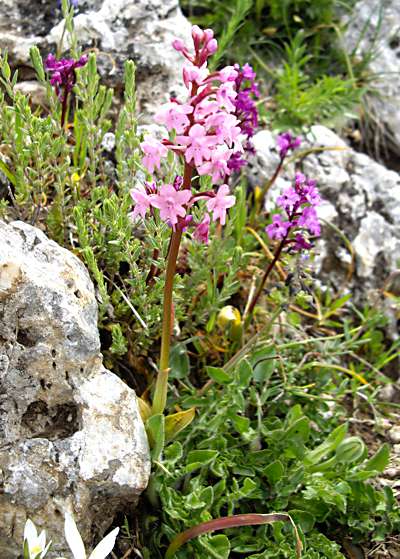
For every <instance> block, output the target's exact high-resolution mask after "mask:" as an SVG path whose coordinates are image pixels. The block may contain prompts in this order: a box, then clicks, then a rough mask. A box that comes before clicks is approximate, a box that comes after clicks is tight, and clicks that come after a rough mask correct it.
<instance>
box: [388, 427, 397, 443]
mask: <svg viewBox="0 0 400 559" xmlns="http://www.w3.org/2000/svg"><path fill="white" fill-rule="evenodd" d="M388 434H389V439H390V440H391V441H392V443H395V444H398V443H400V426H399V425H394V426H393V427H392V428H391V429H390V431H389V433H388Z"/></svg>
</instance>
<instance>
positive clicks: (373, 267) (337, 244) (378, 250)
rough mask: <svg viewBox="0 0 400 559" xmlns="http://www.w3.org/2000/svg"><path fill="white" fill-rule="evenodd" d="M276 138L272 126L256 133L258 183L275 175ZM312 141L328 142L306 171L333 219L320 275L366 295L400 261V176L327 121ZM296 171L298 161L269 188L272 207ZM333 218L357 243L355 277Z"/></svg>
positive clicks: (252, 172)
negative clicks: (354, 146)
mask: <svg viewBox="0 0 400 559" xmlns="http://www.w3.org/2000/svg"><path fill="white" fill-rule="evenodd" d="M275 143H276V142H275V139H274V137H273V135H272V134H271V133H270V132H269V131H266V130H263V131H261V132H259V133H258V134H256V136H255V138H254V144H255V147H256V156H255V158H254V161H253V164H252V167H250V169H249V177H250V179H251V181H252V182H253V184H256V183H258V184H262V183H263V182H264V181H265V180H268V178H270V177H271V176H272V174H273V172H274V169H275V168H276V165H277V163H278V161H279V157H278V154H277V151H276V147H275ZM307 147H325V148H326V150H323V151H318V152H315V153H311V154H310V155H307V157H305V158H304V160H303V171H304V173H305V174H306V175H307V176H309V177H312V178H314V179H316V180H317V183H318V186H319V188H320V191H321V194H322V196H323V198H324V203H323V205H322V206H321V207H320V208H318V211H319V215H320V217H322V218H323V219H325V220H326V221H327V222H328V224H327V225H325V226H324V230H323V234H322V239H321V241H319V242H318V243H317V249H316V251H315V252H316V253H317V258H316V267H317V271H318V275H319V277H320V278H322V279H323V281H324V283H326V284H328V285H332V286H333V287H334V288H336V289H338V290H339V289H343V287H345V288H348V289H350V288H352V289H353V290H354V292H355V295H356V296H358V295H359V296H360V297H361V298H362V299H363V300H364V301H365V300H366V299H367V298H368V294H369V292H370V290H378V289H382V288H383V287H384V285H385V282H386V280H387V279H388V277H389V276H390V274H391V273H393V272H394V271H395V270H396V268H397V267H398V262H399V261H400V176H399V174H398V173H396V172H394V171H390V170H388V169H386V168H385V167H383V166H382V165H380V164H378V163H376V162H375V161H373V160H372V159H371V158H370V157H368V156H367V155H364V154H362V153H357V152H356V151H354V150H353V149H351V148H350V147H349V146H348V145H347V144H346V143H345V142H344V141H343V140H342V139H341V138H339V136H337V135H336V134H335V133H334V132H332V131H331V130H329V129H328V128H325V127H323V126H313V127H312V128H311V131H310V133H309V135H308V137H307V140H306V142H305V143H304V144H303V146H302V148H307ZM294 173H295V169H294V165H293V164H291V165H288V166H287V167H285V170H284V172H283V173H282V174H281V176H280V177H279V178H278V180H277V181H276V183H275V185H274V187H273V189H272V190H271V192H270V193H269V196H268V199H267V201H266V205H267V208H268V209H272V208H273V207H274V200H275V199H276V196H277V193H278V192H280V191H281V189H282V188H283V187H285V186H287V185H288V184H289V182H290V180H291V179H292V178H293V177H294ZM329 223H332V224H333V226H335V227H336V228H338V229H339V230H340V231H341V232H342V233H343V234H344V235H345V236H346V237H347V239H348V240H349V241H350V243H351V245H352V247H353V250H354V253H355V262H354V268H355V269H354V273H353V274H352V277H351V280H350V281H349V275H351V274H350V271H351V270H350V268H351V265H352V256H351V253H350V251H349V250H348V247H346V243H345V242H344V241H343V238H341V237H340V235H338V234H337V232H335V229H334V228H332V227H330V226H329ZM369 302H370V303H371V300H370V301H369Z"/></svg>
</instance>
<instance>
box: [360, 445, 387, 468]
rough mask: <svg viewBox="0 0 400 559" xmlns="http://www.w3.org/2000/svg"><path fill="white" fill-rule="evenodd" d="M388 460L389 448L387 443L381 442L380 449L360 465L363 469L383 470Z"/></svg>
mask: <svg viewBox="0 0 400 559" xmlns="http://www.w3.org/2000/svg"><path fill="white" fill-rule="evenodd" d="M389 460H390V448H389V445H388V444H387V443H385V444H383V445H382V446H381V447H380V449H379V450H378V451H377V452H376V453H375V454H374V455H373V456H372V457H371V458H370V459H369V460H367V462H365V464H363V465H362V468H363V470H376V471H378V472H383V470H384V469H385V468H386V466H387V465H388V464H389Z"/></svg>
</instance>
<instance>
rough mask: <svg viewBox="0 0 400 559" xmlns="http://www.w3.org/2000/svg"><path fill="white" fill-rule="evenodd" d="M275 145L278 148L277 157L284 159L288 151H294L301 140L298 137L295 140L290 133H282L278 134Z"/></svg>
mask: <svg viewBox="0 0 400 559" xmlns="http://www.w3.org/2000/svg"><path fill="white" fill-rule="evenodd" d="M277 144H278V147H279V157H280V158H281V159H285V157H286V155H287V154H288V152H289V151H291V150H293V149H296V148H298V147H299V146H300V144H301V138H300V136H298V137H297V138H295V137H294V136H292V135H291V133H290V132H284V133H283V134H280V135H279V136H278V138H277Z"/></svg>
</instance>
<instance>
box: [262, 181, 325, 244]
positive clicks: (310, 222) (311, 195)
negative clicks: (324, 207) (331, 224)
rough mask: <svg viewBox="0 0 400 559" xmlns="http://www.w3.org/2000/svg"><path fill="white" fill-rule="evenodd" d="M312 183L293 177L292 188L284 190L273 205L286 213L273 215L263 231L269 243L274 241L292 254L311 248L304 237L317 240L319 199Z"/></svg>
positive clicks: (319, 230) (319, 229) (314, 183)
mask: <svg viewBox="0 0 400 559" xmlns="http://www.w3.org/2000/svg"><path fill="white" fill-rule="evenodd" d="M315 185H316V181H315V180H314V179H308V178H306V177H305V176H304V175H303V174H302V173H296V177H295V181H294V186H293V187H292V186H290V187H289V188H285V190H284V191H283V192H282V194H281V195H280V196H278V198H277V200H276V202H277V204H278V206H280V207H281V208H282V209H283V210H284V211H285V213H286V216H285V217H284V216H283V215H282V214H274V215H273V216H272V223H271V224H270V225H268V226H267V227H266V229H265V230H266V232H267V234H268V236H269V237H270V238H271V239H277V240H280V241H281V242H283V243H284V244H285V245H288V246H290V247H291V248H292V249H294V250H302V249H310V248H311V247H312V244H311V243H310V242H309V241H308V240H306V238H305V233H308V234H311V235H313V236H316V237H318V236H319V235H320V234H321V226H320V224H319V221H318V216H317V212H316V209H315V208H316V206H318V205H319V204H320V203H321V197H320V195H319V192H318V189H317V188H316V186H315Z"/></svg>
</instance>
